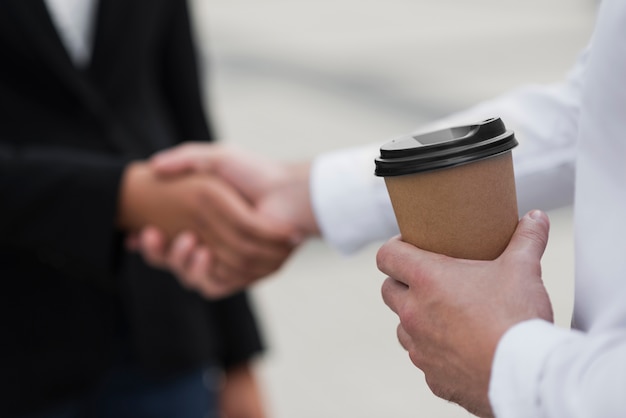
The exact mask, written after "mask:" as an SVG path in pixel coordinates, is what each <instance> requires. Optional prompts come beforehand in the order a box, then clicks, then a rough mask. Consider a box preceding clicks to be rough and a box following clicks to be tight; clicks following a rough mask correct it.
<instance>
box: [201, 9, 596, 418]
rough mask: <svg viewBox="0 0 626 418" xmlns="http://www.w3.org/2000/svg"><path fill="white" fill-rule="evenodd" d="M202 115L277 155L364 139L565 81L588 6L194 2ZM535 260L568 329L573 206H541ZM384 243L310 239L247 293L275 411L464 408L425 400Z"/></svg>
mask: <svg viewBox="0 0 626 418" xmlns="http://www.w3.org/2000/svg"><path fill="white" fill-rule="evenodd" d="M195 6H196V15H195V17H196V18H197V29H198V32H199V35H200V40H201V45H200V46H201V48H202V51H203V53H204V56H205V58H206V60H207V64H208V67H207V69H208V70H210V78H209V82H208V84H207V86H208V90H209V97H210V99H209V100H210V104H211V110H212V113H213V114H214V115H215V118H216V120H217V122H218V128H219V130H220V132H221V133H222V134H223V136H224V137H225V138H226V140H227V141H230V142H233V143H237V144H239V145H243V146H245V147H248V148H250V149H253V150H256V151H259V152H263V153H266V154H269V155H274V156H277V157H279V158H285V159H299V158H309V157H311V156H313V155H315V154H316V153H319V152H323V151H326V150H331V149H335V148H337V147H343V146H348V145H353V144H361V143H366V142H371V141H378V142H383V141H384V140H386V139H387V138H389V137H392V136H394V135H396V134H402V133H405V132H407V131H409V130H412V129H414V128H416V127H417V126H419V125H420V124H421V123H423V122H424V121H427V120H430V119H433V118H435V117H437V116H440V115H443V114H446V113H448V112H451V111H453V110H456V109H460V108H462V107H463V106H466V105H469V104H471V103H474V102H476V101H478V100H480V99H483V98H488V97H491V96H493V95H495V94H498V93H500V92H503V91H505V90H506V89H508V88H510V87H514V86H516V85H518V84H520V83H524V82H539V83H543V82H550V81H553V80H556V79H558V78H559V77H561V76H562V74H563V72H564V71H565V70H566V69H567V68H568V67H569V66H570V65H571V63H572V62H573V60H574V57H575V55H576V52H577V51H578V50H579V49H580V48H582V47H583V45H584V44H585V42H586V40H587V38H588V36H589V34H590V31H591V25H592V23H593V15H594V2H593V1H591V0H526V1H524V2H520V1H511V0H475V1H471V2H469V1H467V0H437V1H426V0H412V1H409V0H385V1H384V2H382V1H369V0H318V1H301V0H300V1H297V0H289V1H288V0H265V1H259V2H253V1H246V0H195ZM551 217H552V220H553V232H552V236H551V241H550V244H549V248H548V251H547V254H546V256H545V258H544V272H545V273H544V274H545V280H546V283H547V286H548V290H549V292H550V293H551V295H552V296H553V298H554V304H555V310H556V315H557V321H558V322H559V324H561V325H563V326H566V325H567V323H568V322H569V315H570V311H571V304H572V301H571V294H572V282H571V279H572V272H573V266H572V242H571V239H572V234H571V211H570V210H569V209H567V208H566V209H563V210H559V211H554V212H551ZM378 246H379V243H376V244H372V246H371V247H369V248H367V249H366V250H364V251H362V252H361V253H359V254H357V255H356V256H354V257H351V258H344V257H341V256H339V255H337V254H335V253H333V252H332V251H331V250H330V249H329V248H327V247H326V246H325V245H324V244H323V243H322V242H319V241H312V242H310V243H309V244H307V245H306V246H304V247H303V248H302V249H301V250H300V251H299V252H298V254H297V255H296V256H295V257H294V258H293V259H292V260H291V261H290V262H289V264H288V265H287V266H286V267H285V268H284V269H283V270H282V271H281V272H280V273H279V274H276V275H275V277H273V278H271V279H270V280H268V281H266V282H265V283H263V284H261V285H260V286H258V287H257V288H256V289H255V290H254V294H253V296H254V299H255V303H256V306H257V307H258V310H259V314H260V318H261V321H262V324H263V327H264V329H265V331H266V334H267V338H268V343H269V346H270V349H269V352H268V354H267V356H266V357H265V358H264V359H263V361H262V362H261V364H260V366H261V372H262V379H263V382H264V384H265V391H266V396H267V401H268V405H269V408H270V410H271V412H272V417H274V418H320V417H324V418H344V417H359V418H388V417H394V418H405V417H406V418H408V417H466V416H468V414H467V413H466V412H464V411H463V410H461V409H460V408H458V407H457V406H455V405H450V404H447V403H446V402H443V401H441V400H439V399H437V398H435V397H434V396H433V395H432V394H430V392H429V391H428V389H427V387H426V385H425V384H424V381H423V376H422V374H421V372H420V371H419V370H417V369H415V368H413V367H412V365H411V363H410V361H409V360H408V358H407V356H406V354H405V353H404V352H403V350H402V349H401V348H400V347H399V345H398V343H397V342H396V340H395V327H396V323H397V320H396V318H395V317H394V316H393V315H392V314H391V313H390V312H389V311H388V310H387V309H386V308H385V307H384V306H383V304H382V302H381V299H380V294H379V289H380V284H381V282H382V280H383V276H382V274H381V273H379V272H378V271H377V270H376V268H375V263H374V255H375V253H376V250H377V248H378Z"/></svg>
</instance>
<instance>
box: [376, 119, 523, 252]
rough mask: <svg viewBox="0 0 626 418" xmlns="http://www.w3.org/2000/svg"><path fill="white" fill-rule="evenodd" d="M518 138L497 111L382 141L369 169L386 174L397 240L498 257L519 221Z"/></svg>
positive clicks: (433, 249)
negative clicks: (480, 118)
mask: <svg viewBox="0 0 626 418" xmlns="http://www.w3.org/2000/svg"><path fill="white" fill-rule="evenodd" d="M517 144H518V142H517V140H516V139H515V136H514V134H513V132H512V131H507V130H506V127H505V126H504V123H503V122H502V120H501V119H499V118H493V119H487V120H485V121H482V122H479V123H476V124H473V125H466V126H457V127H453V128H449V129H443V130H439V131H434V132H428V133H424V134H420V135H416V136H411V135H409V136H404V137H400V138H396V139H393V140H392V141H389V142H387V143H386V144H384V145H383V146H382V147H381V149H380V157H379V158H377V159H376V172H375V174H376V175H377V176H381V177H384V178H385V183H386V185H387V191H388V192H389V196H390V198H391V202H392V205H393V209H394V212H395V215H396V219H397V222H398V226H399V227H400V233H401V234H402V240H403V241H406V242H409V243H411V244H413V245H415V246H417V247H420V248H422V249H425V250H428V251H433V252H437V253H440V254H445V255H449V256H452V257H456V258H465V259H473V260H492V259H495V258H497V257H498V256H499V255H500V254H501V253H502V251H504V249H505V248H506V246H507V244H508V242H509V240H510V239H511V236H512V235H513V232H514V231H515V228H516V227H517V222H518V212H517V198H516V192H515V181H514V175H513V162H512V158H511V150H512V149H513V148H514V147H515V146H516V145H517Z"/></svg>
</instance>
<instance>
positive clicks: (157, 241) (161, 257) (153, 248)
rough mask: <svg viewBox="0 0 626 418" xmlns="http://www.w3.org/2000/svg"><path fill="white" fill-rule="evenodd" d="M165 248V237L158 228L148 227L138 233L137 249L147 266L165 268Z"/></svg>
mask: <svg viewBox="0 0 626 418" xmlns="http://www.w3.org/2000/svg"><path fill="white" fill-rule="evenodd" d="M165 247H166V245H165V235H164V234H163V233H162V232H161V231H160V230H159V229H158V228H155V227H152V226H148V227H146V228H144V229H143V230H142V231H141V232H140V233H139V249H140V251H141V254H142V255H143V257H144V260H145V261H146V262H147V263H148V264H149V265H151V266H153V267H158V268H166V267H167V262H166V256H165V250H166V248H165Z"/></svg>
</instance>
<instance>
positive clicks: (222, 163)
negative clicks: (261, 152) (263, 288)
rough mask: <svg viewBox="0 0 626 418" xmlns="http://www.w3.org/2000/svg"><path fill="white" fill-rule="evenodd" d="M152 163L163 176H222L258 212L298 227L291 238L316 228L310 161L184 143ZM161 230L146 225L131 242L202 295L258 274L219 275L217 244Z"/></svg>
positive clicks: (240, 284)
mask: <svg viewBox="0 0 626 418" xmlns="http://www.w3.org/2000/svg"><path fill="white" fill-rule="evenodd" d="M150 165H151V167H152V168H153V169H154V170H155V171H156V172H157V173H158V174H159V175H160V176H162V177H164V178H177V177H179V176H183V175H186V174H189V173H196V174H197V173H210V174H213V175H216V176H218V177H220V178H221V179H224V180H225V181H226V182H228V183H229V184H231V185H232V186H234V187H235V188H236V189H237V190H238V191H239V192H240V193H241V194H242V195H243V196H244V197H245V198H246V199H247V200H248V201H250V202H251V203H252V204H253V205H254V207H255V208H256V210H257V211H258V214H259V216H267V217H271V218H272V219H275V220H276V221H278V222H284V223H288V224H290V225H293V226H294V227H295V228H297V231H298V234H299V236H296V237H294V239H293V242H294V243H297V242H299V241H301V240H302V239H303V237H306V236H311V235H319V233H320V232H319V229H318V226H317V223H316V221H315V217H314V215H313V211H312V208H311V201H310V197H309V173H310V164H309V163H300V164H286V163H280V162H275V161H271V160H268V159H264V158H262V157H260V156H256V155H253V154H250V153H247V152H245V151H243V150H241V149H237V148H234V147H225V146H219V145H211V144H201V143H187V144H184V145H181V146H178V147H176V148H172V149H170V150H167V151H165V152H162V153H159V154H157V155H155V156H154V157H153V158H152V160H151V161H150ZM163 235H164V234H163V232H162V231H160V230H159V228H154V227H149V228H146V229H144V230H143V231H141V233H140V234H139V236H138V237H137V239H136V240H135V246H134V248H136V249H138V250H139V251H141V253H142V254H143V256H144V258H145V259H146V260H147V262H148V263H150V264H152V265H153V266H157V267H160V268H165V269H169V270H171V271H173V272H174V273H175V274H176V276H177V277H178V278H179V280H180V282H181V283H182V284H183V285H184V286H186V287H188V288H189V289H193V290H195V291H197V292H199V293H200V294H202V295H204V296H210V295H211V294H212V293H213V292H214V290H213V289H214V288H215V287H216V286H219V287H220V288H222V289H224V290H223V291H225V292H231V291H234V290H238V289H241V288H242V287H243V286H244V285H247V284H250V283H252V282H253V281H255V280H256V279H257V278H258V277H257V278H251V279H250V280H247V281H246V280H241V279H239V280H236V281H225V280H219V276H218V277H216V275H215V270H214V268H213V267H212V263H213V261H212V260H213V252H214V251H215V250H216V249H215V248H212V247H211V246H210V245H206V244H202V243H201V242H200V241H199V240H198V239H196V238H195V237H194V236H193V234H192V233H191V232H190V231H187V232H185V233H182V234H180V235H179V236H177V237H176V238H175V239H174V240H173V242H172V243H171V245H167V243H166V239H165V237H164V236H163Z"/></svg>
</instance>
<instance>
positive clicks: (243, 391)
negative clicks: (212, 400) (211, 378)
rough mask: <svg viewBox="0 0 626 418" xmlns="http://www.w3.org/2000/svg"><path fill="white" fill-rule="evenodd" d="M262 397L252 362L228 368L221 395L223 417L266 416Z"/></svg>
mask: <svg viewBox="0 0 626 418" xmlns="http://www.w3.org/2000/svg"><path fill="white" fill-rule="evenodd" d="M261 398H262V396H261V391H260V388H259V385H258V383H257V381H256V378H255V376H254V371H253V369H252V366H251V365H250V364H248V363H246V364H243V365H239V366H236V367H234V368H232V369H230V370H227V371H226V375H225V379H224V386H223V388H222V393H221V396H220V408H221V410H222V415H221V418H265V411H264V409H263V401H262V399H261Z"/></svg>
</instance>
